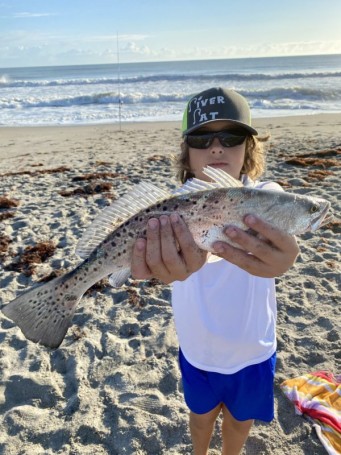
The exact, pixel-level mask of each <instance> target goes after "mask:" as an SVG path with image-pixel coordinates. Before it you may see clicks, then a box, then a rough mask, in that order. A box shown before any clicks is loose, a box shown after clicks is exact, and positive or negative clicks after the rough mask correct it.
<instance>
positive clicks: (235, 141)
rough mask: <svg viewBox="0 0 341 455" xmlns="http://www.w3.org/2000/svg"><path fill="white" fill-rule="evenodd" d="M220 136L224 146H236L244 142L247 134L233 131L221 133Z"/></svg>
mask: <svg viewBox="0 0 341 455" xmlns="http://www.w3.org/2000/svg"><path fill="white" fill-rule="evenodd" d="M218 137H219V140H220V143H221V145H222V146H224V147H235V146H236V145H240V144H242V143H243V142H244V141H245V139H246V136H236V135H234V134H231V133H221V134H220V135H219V136H218Z"/></svg>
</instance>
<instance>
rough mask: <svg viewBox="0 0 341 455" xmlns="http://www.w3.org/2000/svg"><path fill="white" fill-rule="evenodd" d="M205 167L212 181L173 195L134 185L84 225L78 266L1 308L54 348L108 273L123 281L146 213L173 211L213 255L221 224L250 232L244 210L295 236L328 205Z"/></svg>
mask: <svg viewBox="0 0 341 455" xmlns="http://www.w3.org/2000/svg"><path fill="white" fill-rule="evenodd" d="M204 173H205V175H207V176H208V177H209V179H210V181H208V182H206V181H202V180H198V179H195V178H194V179H191V180H188V181H187V182H186V183H185V184H184V185H183V186H182V187H181V188H179V189H178V190H177V191H175V192H173V193H172V192H170V191H167V190H164V189H161V188H159V187H157V186H156V185H154V184H152V183H149V182H141V183H139V184H137V185H136V186H135V187H133V189H132V190H131V191H129V192H128V193H127V194H125V195H124V196H122V197H121V198H119V199H118V200H116V201H114V202H113V203H112V204H111V205H110V206H108V207H107V208H105V209H104V210H103V211H102V212H101V213H100V214H99V216H98V217H97V218H96V219H95V221H94V222H93V223H92V224H91V225H90V226H89V227H88V228H87V229H86V231H85V233H84V235H83V237H82V238H81V239H80V241H79V242H78V245H77V248H76V253H77V254H78V255H79V256H80V258H82V259H83V261H82V262H81V263H80V264H79V265H78V266H76V267H75V268H74V269H73V270H71V271H69V272H67V273H66V274H64V275H63V276H60V277H57V278H55V279H53V280H52V281H50V282H48V283H44V284H39V285H37V286H35V287H33V288H31V289H29V290H28V291H26V292H24V293H22V294H21V295H19V296H18V297H17V298H16V299H14V300H13V301H11V302H10V303H8V304H7V305H5V306H4V307H3V308H2V312H3V314H4V315H5V316H6V317H7V318H9V319H11V320H12V321H14V322H15V323H16V324H17V325H18V326H19V328H20V329H21V331H22V332H23V334H24V335H25V337H26V338H27V339H28V340H31V341H33V342H35V343H40V344H42V345H43V346H46V347H48V348H52V349H55V348H58V347H59V346H60V344H61V343H62V341H63V339H64V337H65V336H66V333H67V330H68V328H69V327H70V325H71V323H72V318H73V316H74V313H75V310H76V307H77V305H78V303H79V301H80V300H81V298H82V296H83V295H84V293H85V292H86V291H87V290H88V289H89V288H90V287H91V286H93V285H94V284H95V283H96V282H98V281H100V280H101V279H103V278H105V277H107V276H109V275H110V279H109V281H110V283H111V284H112V285H113V286H115V287H119V286H122V285H123V284H124V283H125V281H126V280H127V279H128V277H129V275H130V264H131V258H132V250H133V246H134V243H135V241H136V239H137V238H138V237H144V238H145V237H146V226H147V222H148V219H150V218H159V217H160V216H161V215H171V214H172V213H174V212H177V213H178V215H179V216H180V217H182V219H183V220H184V221H185V223H186V224H187V226H188V228H189V230H190V232H191V234H192V235H193V239H194V241H195V243H196V244H197V245H198V247H199V248H201V249H203V250H206V251H209V252H211V253H213V254H214V247H213V244H214V243H215V242H216V241H218V240H220V241H224V242H230V243H232V244H233V242H231V240H229V239H228V238H227V236H226V235H224V233H223V231H224V228H225V227H226V226H227V225H234V226H237V227H239V228H241V229H244V230H248V227H247V226H246V225H245V224H244V223H243V218H244V217H245V215H247V214H255V215H258V216H260V217H261V218H262V219H263V220H265V221H268V222H270V223H271V224H273V225H274V226H275V227H277V228H279V229H281V230H283V231H285V232H287V233H289V234H292V235H299V234H302V233H304V232H307V231H315V230H316V229H317V228H318V227H320V226H321V225H322V224H323V222H324V220H325V219H326V215H327V213H328V211H329V208H330V203H329V202H328V201H327V200H325V199H322V198H317V197H312V196H303V195H297V194H293V193H287V192H285V191H282V190H277V191H275V190H263V189H257V188H250V187H244V186H243V184H242V183H241V181H239V180H236V179H234V178H233V177H231V176H230V175H229V174H227V173H225V172H224V171H223V170H221V169H217V168H212V167H209V166H207V167H206V168H204ZM236 246H237V245H236Z"/></svg>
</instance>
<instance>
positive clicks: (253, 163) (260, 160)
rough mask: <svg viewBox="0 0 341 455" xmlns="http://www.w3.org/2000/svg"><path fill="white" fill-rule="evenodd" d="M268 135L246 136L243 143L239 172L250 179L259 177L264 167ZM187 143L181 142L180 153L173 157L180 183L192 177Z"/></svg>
mask: <svg viewBox="0 0 341 455" xmlns="http://www.w3.org/2000/svg"><path fill="white" fill-rule="evenodd" d="M269 137H270V135H267V136H263V137H255V136H248V137H247V138H246V144H245V159H244V164H243V167H242V170H241V174H246V175H248V176H249V177H250V178H251V179H252V180H256V179H257V178H259V177H260V176H261V175H262V174H263V172H264V168H265V151H264V142H266V141H267V140H268V139H269ZM188 149H189V147H188V145H187V144H186V143H185V142H182V144H181V153H180V154H179V155H178V156H177V157H175V158H174V164H175V167H176V169H177V173H176V177H177V178H178V179H179V180H180V182H181V183H185V182H186V180H188V179H191V178H193V177H194V174H193V173H192V172H191V169H190V167H189V152H188Z"/></svg>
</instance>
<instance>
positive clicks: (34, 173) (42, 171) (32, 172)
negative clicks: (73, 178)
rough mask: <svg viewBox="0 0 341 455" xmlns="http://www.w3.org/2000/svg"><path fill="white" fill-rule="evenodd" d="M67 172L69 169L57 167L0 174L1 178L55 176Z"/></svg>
mask: <svg viewBox="0 0 341 455" xmlns="http://www.w3.org/2000/svg"><path fill="white" fill-rule="evenodd" d="M67 171H71V169H70V168H68V167H66V166H59V167H56V168H54V169H42V170H39V171H19V172H7V173H6V174H1V177H8V176H15V175H39V174H56V173H59V172H67Z"/></svg>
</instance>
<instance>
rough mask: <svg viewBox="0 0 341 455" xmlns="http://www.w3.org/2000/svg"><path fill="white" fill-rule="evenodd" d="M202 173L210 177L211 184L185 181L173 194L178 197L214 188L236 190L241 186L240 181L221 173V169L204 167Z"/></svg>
mask: <svg viewBox="0 0 341 455" xmlns="http://www.w3.org/2000/svg"><path fill="white" fill-rule="evenodd" d="M203 173H204V174H205V175H207V176H208V177H210V178H211V179H212V180H213V182H205V181H204V180H199V179H197V178H193V179H190V180H187V182H186V183H185V184H184V185H183V186H182V187H181V188H179V189H178V190H177V191H176V192H175V193H174V194H175V195H180V194H186V193H195V192H197V191H205V190H212V189H216V188H237V187H241V186H243V184H242V182H241V181H240V180H236V179H235V178H234V177H232V176H231V175H229V174H227V173H226V172H224V171H222V170H221V169H215V168H213V167H210V166H206V167H205V168H204V169H203Z"/></svg>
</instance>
